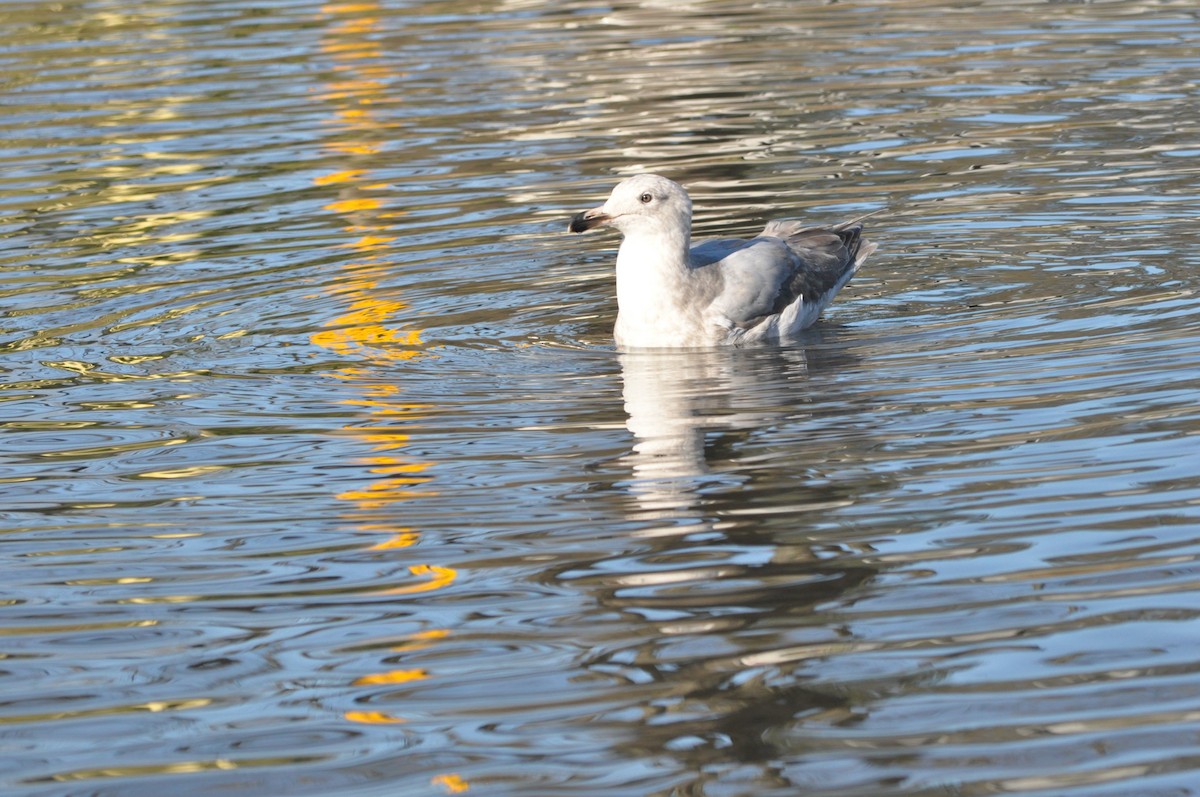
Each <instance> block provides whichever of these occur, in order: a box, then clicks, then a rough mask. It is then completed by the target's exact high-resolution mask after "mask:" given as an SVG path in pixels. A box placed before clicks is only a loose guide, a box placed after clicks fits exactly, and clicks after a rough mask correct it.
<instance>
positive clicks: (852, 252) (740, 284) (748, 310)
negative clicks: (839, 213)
mask: <svg viewBox="0 0 1200 797" xmlns="http://www.w3.org/2000/svg"><path fill="white" fill-rule="evenodd" d="M741 243H742V246H741V247H738V248H735V249H733V251H731V252H730V253H729V254H727V255H726V256H725V257H724V258H723V259H722V260H720V261H719V262H717V263H715V264H714V265H715V267H716V268H717V269H719V270H720V273H721V277H722V279H721V291H720V293H719V294H718V295H717V297H716V298H715V299H714V301H713V303H712V309H713V310H715V311H717V312H718V313H720V314H721V315H722V316H724V317H725V318H726V319H728V320H729V322H730V323H731V324H732V325H733V326H734V327H738V328H741V329H747V328H749V327H752V326H754V325H756V324H758V323H759V322H760V321H762V320H763V319H764V318H766V317H768V316H772V315H775V314H777V313H781V312H783V310H784V309H785V308H786V307H788V305H790V304H792V303H793V302H795V301H796V300H797V299H803V300H804V302H805V303H806V304H821V303H822V301H823V300H828V299H829V298H831V297H832V295H833V293H835V292H836V291H837V289H838V288H840V287H841V286H842V285H843V284H845V282H846V280H847V279H849V278H850V275H851V274H853V273H854V270H855V269H856V268H857V267H858V263H859V262H860V257H859V254H860V251H861V253H862V257H864V258H865V257H866V255H868V254H870V252H871V251H872V250H873V249H874V246H873V245H871V244H866V247H865V248H864V246H863V245H864V244H865V243H866V242H865V241H863V240H862V225H861V224H860V223H859V222H858V221H857V220H855V221H850V222H845V223H844V224H839V225H836V226H833V227H802V226H801V225H800V223H799V222H794V221H783V222H779V221H773V222H771V223H770V224H768V225H767V227H766V229H764V230H763V232H762V234H761V235H760V236H759V237H757V238H753V239H751V240H749V241H744V242H741ZM694 251H695V250H693V252H694Z"/></svg>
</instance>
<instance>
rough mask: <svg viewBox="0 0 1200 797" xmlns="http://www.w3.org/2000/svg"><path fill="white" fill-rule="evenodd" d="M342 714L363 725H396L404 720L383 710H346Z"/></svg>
mask: <svg viewBox="0 0 1200 797" xmlns="http://www.w3.org/2000/svg"><path fill="white" fill-rule="evenodd" d="M342 716H343V717H344V718H345V719H347V720H349V721H350V722H361V723H363V724H365V725H397V724H400V723H402V722H404V721H405V720H404V718H403V717H393V716H392V715H391V714H388V713H387V712H385V711H347V712H346V713H345V714H343V715H342Z"/></svg>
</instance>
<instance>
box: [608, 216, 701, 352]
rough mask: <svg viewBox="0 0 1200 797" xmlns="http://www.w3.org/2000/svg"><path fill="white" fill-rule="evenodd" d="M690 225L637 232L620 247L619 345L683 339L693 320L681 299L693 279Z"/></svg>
mask: <svg viewBox="0 0 1200 797" xmlns="http://www.w3.org/2000/svg"><path fill="white" fill-rule="evenodd" d="M689 243H690V231H689V230H688V229H687V227H684V228H682V229H678V230H675V231H672V232H669V233H665V232H656V233H653V234H650V233H644V232H633V233H631V234H627V235H626V236H625V238H624V240H623V241H621V248H620V249H618V250H617V307H618V311H617V326H616V329H615V330H614V335H615V337H616V339H617V343H618V345H621V346H635V347H643V346H646V347H650V346H672V345H679V344H678V343H676V342H674V341H675V340H676V339H678V338H680V337H683V336H686V335H687V334H688V332H689V330H691V329H692V327H693V326H694V325H695V320H694V319H693V318H692V317H691V314H689V313H688V312H687V308H686V307H685V306H682V305H681V304H680V302H679V298H680V297H684V296H686V295H687V289H686V285H687V283H688V282H689V281H690V280H691V279H692V277H693V275H692V273H691V268H690V267H689V265H688V245H689Z"/></svg>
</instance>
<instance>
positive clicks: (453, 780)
mask: <svg viewBox="0 0 1200 797" xmlns="http://www.w3.org/2000/svg"><path fill="white" fill-rule="evenodd" d="M430 783H432V784H433V785H434V786H441V787H442V788H443V789H445V790H446V793H447V794H462V793H463V792H465V791H467V790H469V789H470V788H471V785H470V784H469V783H467V781H466V779H465V778H463V777H461V776H459V775H455V774H454V773H449V774H446V775H438V776H437V777H436V778H434V779H433V780H431V781H430Z"/></svg>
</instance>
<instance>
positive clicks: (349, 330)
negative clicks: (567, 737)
mask: <svg viewBox="0 0 1200 797" xmlns="http://www.w3.org/2000/svg"><path fill="white" fill-rule="evenodd" d="M322 11H323V12H324V13H325V14H326V16H327V18H329V20H330V22H329V30H328V33H327V35H326V36H325V39H324V43H323V50H324V52H325V53H326V55H328V56H330V57H331V58H332V59H333V61H334V64H335V71H336V72H337V74H338V80H337V82H336V83H333V84H331V85H329V86H328V90H327V92H326V94H325V95H324V96H323V99H324V100H325V101H326V102H328V103H330V104H331V105H332V106H333V107H334V113H333V119H332V122H331V124H333V125H334V126H335V127H336V129H338V130H339V131H341V132H342V133H343V134H344V135H342V136H341V137H340V138H339V140H338V141H336V142H335V143H333V144H332V145H331V146H330V147H329V149H330V150H331V151H332V152H335V153H337V154H339V155H341V156H344V158H346V159H348V160H349V161H350V162H349V163H344V164H339V168H337V169H336V170H335V171H332V172H329V173H327V174H324V175H320V176H318V177H317V178H315V179H314V180H313V182H314V184H315V185H317V186H326V187H328V186H335V187H337V189H338V191H339V197H338V198H337V199H336V200H334V201H332V202H329V203H327V204H326V205H325V206H324V207H325V210H327V211H329V212H331V213H336V214H338V215H340V216H343V217H344V218H345V227H344V229H345V231H346V232H350V233H354V234H357V235H358V237H357V238H356V239H355V240H354V241H352V242H350V243H348V244H346V245H345V246H346V248H348V249H350V250H352V251H353V252H354V255H355V257H354V260H353V262H351V263H348V264H346V265H345V266H344V267H343V269H342V271H343V275H344V278H343V279H342V280H341V281H340V283H339V285H338V286H337V287H336V288H335V289H333V290H332V291H331V292H332V293H333V295H334V296H336V297H337V298H338V299H340V300H341V301H342V302H344V304H345V310H344V311H343V312H342V313H341V314H340V315H338V316H337V317H335V318H332V319H330V320H329V321H328V322H327V323H326V324H325V328H324V329H322V330H321V331H320V332H317V333H316V334H314V335H312V337H311V341H312V342H313V343H314V344H315V345H317V346H321V347H323V348H325V349H328V350H329V351H331V352H334V353H336V354H338V355H339V356H341V357H344V358H346V359H355V360H360V361H365V362H367V363H371V364H373V365H379V366H386V367H383V368H378V369H376V368H370V367H353V366H351V367H346V368H342V369H339V370H338V371H337V372H335V373H333V374H331V376H334V377H335V378H337V379H340V380H343V382H345V383H350V384H353V385H354V386H355V387H356V388H357V391H358V394H359V398H352V399H348V400H346V401H345V402H343V403H344V404H345V406H346V407H347V408H348V410H350V411H353V412H356V413H358V414H359V415H358V418H356V421H355V422H353V423H349V424H347V425H346V426H345V427H343V431H344V432H345V434H347V435H350V436H352V437H354V438H356V439H358V440H360V441H361V442H362V443H363V444H364V445H366V446H367V447H368V448H369V450H370V454H369V455H367V456H364V457H362V458H360V459H359V460H358V464H360V465H362V466H363V468H364V469H365V472H366V473H368V474H370V475H371V476H372V477H373V478H374V479H375V481H372V482H370V483H369V484H366V485H365V486H361V487H357V488H354V489H350V490H343V491H342V492H340V493H338V494H337V498H338V500H340V501H345V502H346V503H347V504H349V505H351V506H352V507H353V512H352V513H351V515H350V517H351V518H352V520H353V522H354V523H355V526H356V528H357V529H358V530H359V531H361V532H363V533H364V534H365V535H369V536H370V538H372V539H378V538H379V537H380V536H384V537H385V538H384V539H382V540H380V541H376V542H373V543H372V544H370V545H369V546H368V548H367V550H371V551H377V552H378V551H392V550H395V551H400V550H402V549H408V548H412V547H413V546H415V545H416V544H417V543H418V542H419V541H420V532H419V531H417V530H415V529H413V528H410V527H407V526H400V525H397V524H396V523H395V518H396V517H397V516H398V515H399V514H400V513H401V512H402V505H403V503H404V502H405V501H409V500H411V499H414V498H418V497H424V496H429V495H432V494H433V493H432V491H430V490H428V489H425V487H426V485H427V484H428V483H429V482H430V481H431V478H432V477H431V476H429V475H428V473H427V471H428V469H429V468H430V467H431V466H432V464H433V463H430V462H425V461H416V460H413V459H411V458H409V457H407V456H405V453H404V452H405V448H406V446H407V445H408V443H409V435H408V434H407V433H406V432H405V431H404V430H403V429H404V427H403V426H402V425H400V424H402V423H403V422H404V421H407V420H412V419H416V418H421V417H425V416H427V415H428V413H429V412H430V410H431V409H432V408H431V407H429V406H428V405H423V404H416V403H413V402H411V401H409V400H407V399H406V398H405V396H404V395H403V389H402V386H401V384H400V383H398V382H396V381H391V380H394V379H398V378H400V376H398V375H397V374H398V373H400V372H399V371H398V370H397V368H396V366H397V365H401V366H402V365H403V363H404V362H405V361H407V360H412V359H414V358H416V357H420V356H423V355H424V352H423V351H422V342H421V333H420V330H418V329H415V328H411V327H401V326H399V325H398V322H400V321H401V320H403V319H404V318H405V311H406V310H407V304H406V303H405V302H404V301H403V299H400V298H398V297H396V296H395V295H394V294H389V293H388V292H387V291H386V290H383V289H381V288H380V286H381V285H385V284H386V283H387V277H388V272H389V270H390V269H391V268H393V267H394V264H393V263H392V262H390V261H389V259H388V251H389V250H388V245H389V244H391V243H392V242H393V241H394V240H395V235H393V234H392V231H391V230H390V229H389V226H388V219H391V218H395V217H396V216H397V215H399V214H398V213H397V212H396V211H395V210H390V211H389V210H388V209H387V199H386V197H385V196H382V195H375V194H382V192H384V191H386V189H387V186H386V184H384V183H382V182H381V181H380V180H379V179H378V178H377V177H375V176H374V175H372V173H371V169H370V168H368V167H366V166H365V165H360V164H356V163H354V162H353V161H355V160H356V159H360V158H363V157H365V156H371V155H374V154H376V153H378V152H379V149H380V148H379V146H378V145H375V144H372V143H370V138H371V136H372V135H373V134H374V133H375V131H377V130H378V129H379V128H380V125H379V123H378V121H377V120H376V119H375V118H374V117H373V113H372V105H373V104H374V103H376V102H377V101H380V100H386V99H387V97H386V95H385V93H384V92H385V88H386V85H387V84H386V82H385V81H383V80H379V79H377V78H378V77H381V76H384V75H383V74H382V73H381V70H379V69H377V68H373V67H372V66H371V59H375V58H377V57H379V56H380V55H381V51H380V49H379V46H378V45H377V44H376V43H375V42H373V41H370V40H369V39H368V38H367V37H369V36H371V35H372V34H373V33H374V32H375V30H376V26H377V17H376V15H377V14H378V12H379V11H380V7H379V6H378V4H376V3H352V4H330V5H327V6H325V7H324V8H323V9H322ZM380 374H388V375H390V376H389V381H386V382H384V381H380ZM363 420H365V421H367V422H366V423H362V422H361V421H363ZM408 572H409V574H410V575H412V576H413V577H414V579H416V580H415V581H414V583H411V584H406V585H405V586H402V587H397V588H394V589H390V590H386V591H385V592H383V593H382V594H385V595H415V594H421V593H425V592H430V591H434V590H438V589H442V588H443V587H445V586H447V585H449V584H450V583H452V582H453V581H454V579H455V578H456V577H457V575H458V574H457V572H456V571H455V570H454V569H453V568H449V567H443V566H438V565H432V564H426V563H420V564H412V565H409V566H408ZM448 633H449V632H448V631H446V630H443V629H434V630H432V631H426V632H422V634H419V635H417V637H415V638H414V640H413V641H412V642H410V643H409V644H407V645H402V646H400V647H399V648H397V649H398V650H406V651H411V650H416V649H419V648H420V647H424V646H426V645H428V644H430V643H431V642H433V641H434V640H438V639H441V638H443V637H445V636H446V635H447V634H448ZM429 677H430V675H429V673H428V672H427V671H426V670H424V669H420V668H397V669H392V670H386V671H383V672H378V673H372V674H369V675H364V676H361V677H359V678H357V679H355V680H354V681H353V682H352V684H351V685H352V686H355V687H370V686H387V685H395V684H406V683H414V682H419V681H423V680H425V679H427V678H429ZM343 716H344V718H345V719H346V720H347V721H348V722H353V723H357V724H363V725H392V724H400V723H403V722H404V721H405V720H404V718H403V717H399V716H396V715H395V714H391V713H388V712H385V711H381V710H369V711H368V710H354V711H347V712H345V713H344V714H343ZM433 782H434V783H441V784H444V786H445V788H446V789H447V790H448V791H449V792H450V793H460V792H462V791H465V789H466V785H465V782H464V781H462V779H461V778H458V776H456V775H452V774H444V775H437V776H435V777H434V778H433Z"/></svg>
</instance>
